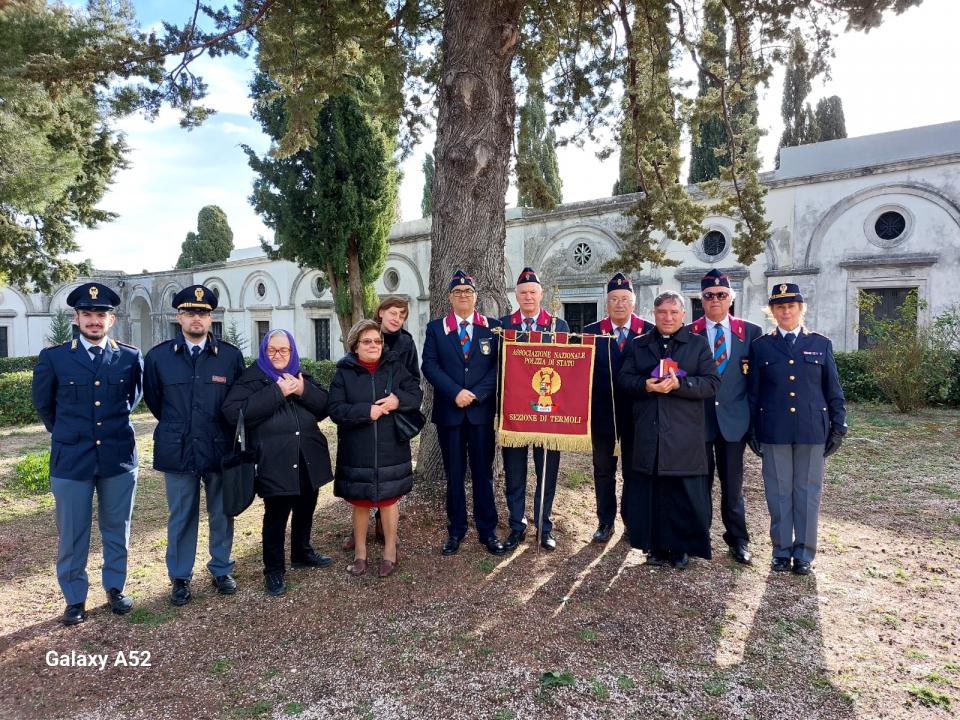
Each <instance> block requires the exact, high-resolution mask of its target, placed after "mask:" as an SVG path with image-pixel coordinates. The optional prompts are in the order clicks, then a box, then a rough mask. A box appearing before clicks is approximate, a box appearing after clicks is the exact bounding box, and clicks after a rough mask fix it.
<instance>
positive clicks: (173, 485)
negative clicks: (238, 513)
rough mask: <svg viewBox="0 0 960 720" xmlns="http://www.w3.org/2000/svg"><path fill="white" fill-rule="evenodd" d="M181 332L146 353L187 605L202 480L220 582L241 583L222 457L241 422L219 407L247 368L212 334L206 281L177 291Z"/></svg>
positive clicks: (212, 302) (171, 533) (212, 565)
mask: <svg viewBox="0 0 960 720" xmlns="http://www.w3.org/2000/svg"><path fill="white" fill-rule="evenodd" d="M173 307H174V308H176V310H177V322H178V323H179V324H180V330H181V331H180V332H179V333H178V334H177V337H176V338H174V339H173V340H167V341H166V342H162V343H160V344H159V345H157V346H156V347H154V348H153V349H152V350H150V352H148V353H147V357H146V367H145V370H144V390H143V392H144V400H145V401H146V403H147V406H148V407H149V408H150V412H152V413H153V414H154V416H156V418H157V420H158V421H159V422H158V423H157V427H156V429H155V430H154V433H153V467H154V468H155V469H157V470H159V471H161V472H163V473H164V480H165V484H166V490H167V507H168V509H169V511H170V516H169V518H168V520H167V572H168V574H169V576H170V581H171V583H172V584H173V587H172V589H171V592H170V602H171V603H172V604H173V605H177V606H180V605H186V604H187V603H188V602H190V599H191V597H192V591H191V588H190V582H191V580H192V578H193V565H194V561H195V560H196V555H197V529H198V526H199V523H200V484H201V483H203V485H204V486H205V487H206V492H207V517H208V520H209V525H210V539H209V545H210V562H209V563H207V568H208V569H209V570H210V574H211V575H212V576H213V586H214V587H215V588H216V589H217V592H219V593H221V594H223V595H232V594H233V593H235V592H236V590H237V583H236V581H235V580H234V579H233V577H232V576H231V573H232V572H233V566H234V562H233V560H232V559H231V557H230V551H231V549H232V547H233V518H229V517H227V516H226V515H224V513H223V486H222V484H221V475H220V460H221V458H222V457H223V455H224V454H225V453H227V452H229V450H230V447H231V444H232V441H233V432H234V428H232V427H230V426H229V425H227V423H226V421H225V420H224V419H223V417H222V415H221V414H220V408H221V406H222V405H223V400H224V398H225V397H226V395H227V390H229V389H230V386H231V385H232V384H233V382H234V380H236V379H237V378H238V377H239V376H240V375H241V374H242V373H243V370H244V365H243V354H242V353H241V352H240V350H239V349H238V348H236V347H234V346H233V345H231V344H230V343H228V342H225V341H223V340H218V339H217V338H215V337H214V336H213V335H212V334H211V333H210V326H211V324H212V323H213V317H212V315H211V312H212V311H213V310H215V309H216V307H217V296H216V295H214V294H213V291H212V290H210V288H208V287H204V286H203V285H191V286H190V287H186V288H184V289H183V290H181V291H180V292H178V293H177V294H176V295H175V296H174V297H173Z"/></svg>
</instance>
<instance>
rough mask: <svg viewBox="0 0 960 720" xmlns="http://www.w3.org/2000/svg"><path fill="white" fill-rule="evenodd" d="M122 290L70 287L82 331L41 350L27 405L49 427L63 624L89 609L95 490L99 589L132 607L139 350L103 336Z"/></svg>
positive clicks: (113, 602) (123, 608)
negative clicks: (130, 586) (129, 580)
mask: <svg viewBox="0 0 960 720" xmlns="http://www.w3.org/2000/svg"><path fill="white" fill-rule="evenodd" d="M119 304H120V297H119V296H118V295H117V294H116V293H115V292H114V291H113V290H111V289H110V288H108V287H107V286H105V285H101V284H100V283H86V284H84V285H81V286H80V287H78V288H76V289H75V290H73V292H71V293H70V294H69V295H68V296H67V305H69V306H70V307H72V308H73V309H74V310H75V311H76V315H75V316H74V322H75V323H76V325H77V327H78V328H79V337H77V338H74V339H73V340H70V341H68V342H65V343H63V344H62V345H57V346H54V347H50V348H46V349H44V350H41V351H40V357H39V358H38V360H37V365H36V367H35V368H34V371H33V404H34V406H35V407H36V408H37V414H38V415H39V416H40V419H41V420H42V421H43V424H44V426H45V427H46V428H47V430H48V431H49V432H50V433H52V434H53V438H52V439H53V442H52V444H51V447H50V488H51V490H52V491H53V497H54V500H55V502H56V516H57V532H58V535H59V546H58V549H57V580H58V581H59V583H60V590H61V591H62V592H63V595H64V598H65V599H66V601H67V607H66V609H65V610H64V612H63V617H62V621H63V624H64V625H76V624H77V623H81V622H83V621H84V620H86V618H87V612H86V600H87V590H88V589H89V582H88V580H87V555H88V553H89V551H90V526H91V523H92V518H93V493H94V491H96V493H97V512H98V515H97V521H98V523H99V525H100V537H101V539H102V542H103V571H102V576H103V589H104V590H106V591H107V601H108V603H109V604H110V609H111V610H113V612H114V613H116V614H118V615H123V614H125V613H128V612H130V610H131V609H132V608H133V600H132V599H131V598H130V597H129V596H128V595H125V594H124V592H123V588H124V585H125V584H126V580H127V550H128V547H129V544H130V518H131V516H132V515H133V500H134V496H135V494H136V489H137V470H138V465H137V445H136V439H135V436H134V432H133V425H132V424H131V422H130V413H131V412H132V411H133V409H134V408H135V407H136V406H137V404H138V403H139V402H140V397H141V394H142V377H143V357H142V356H141V355H140V351H139V350H138V349H137V348H135V347H132V346H130V345H124V344H123V343H118V342H117V341H116V340H114V339H113V338H111V337H109V332H110V329H111V328H112V327H113V324H114V323H115V322H116V316H115V315H114V308H116V307H117V306H118V305H119Z"/></svg>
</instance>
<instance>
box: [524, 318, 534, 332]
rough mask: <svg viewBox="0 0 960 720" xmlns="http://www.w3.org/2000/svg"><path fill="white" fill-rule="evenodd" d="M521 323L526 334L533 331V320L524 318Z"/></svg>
mask: <svg viewBox="0 0 960 720" xmlns="http://www.w3.org/2000/svg"><path fill="white" fill-rule="evenodd" d="M523 323H524V325H526V326H527V332H530V331H531V330H533V318H524V319H523Z"/></svg>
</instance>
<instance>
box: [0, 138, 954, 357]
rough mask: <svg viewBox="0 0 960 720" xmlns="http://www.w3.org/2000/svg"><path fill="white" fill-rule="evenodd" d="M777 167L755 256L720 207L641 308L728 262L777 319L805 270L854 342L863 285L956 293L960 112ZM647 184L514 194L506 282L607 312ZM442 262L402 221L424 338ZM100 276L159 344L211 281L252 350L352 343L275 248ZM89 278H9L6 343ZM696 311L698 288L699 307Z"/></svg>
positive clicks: (136, 335) (134, 335)
mask: <svg viewBox="0 0 960 720" xmlns="http://www.w3.org/2000/svg"><path fill="white" fill-rule="evenodd" d="M763 181H764V183H765V185H766V186H767V187H768V190H769V192H768V195H767V200H766V213H767V218H768V219H769V220H770V222H771V231H772V236H771V239H770V242H769V243H768V244H767V248H766V251H765V253H764V254H763V255H762V256H760V257H758V258H757V259H756V260H755V261H754V262H753V263H752V264H750V265H749V266H747V265H744V264H742V263H740V262H739V260H738V258H737V257H736V254H735V253H734V252H733V250H732V248H731V238H732V237H733V231H734V225H735V221H734V220H733V219H732V218H729V217H723V216H709V217H708V218H707V219H706V221H705V223H704V233H703V236H702V237H701V238H700V240H699V241H698V242H696V243H694V244H693V245H691V246H687V245H684V244H682V243H676V242H669V241H664V250H665V251H666V253H667V255H668V256H669V257H670V258H671V259H674V260H677V261H678V262H679V263H680V264H679V266H678V267H666V266H665V267H650V268H647V269H645V271H644V272H641V273H635V274H634V281H635V283H636V287H637V296H638V297H637V307H638V312H639V313H640V314H643V315H649V314H650V307H651V305H652V301H653V298H654V297H655V296H656V295H657V294H658V293H660V292H662V291H664V290H678V291H680V292H682V293H683V294H684V295H685V296H687V297H689V298H690V299H691V301H695V299H696V297H697V296H698V294H699V288H700V286H699V278H700V277H701V275H703V273H704V272H706V271H707V270H709V269H710V268H713V267H716V268H719V269H720V270H722V271H723V272H725V273H726V274H727V275H728V276H729V277H730V278H731V280H732V284H733V286H734V288H735V289H736V291H737V300H736V307H735V310H736V312H737V314H738V315H741V316H744V317H746V318H748V319H750V320H753V321H754V322H758V323H763V316H762V308H763V306H764V304H765V300H766V297H767V292H768V288H769V287H770V286H771V285H773V284H774V283H778V282H787V281H790V282H797V283H799V284H800V286H801V288H802V289H803V291H804V294H805V296H806V298H807V300H808V303H809V305H810V307H809V312H808V315H807V324H808V326H809V327H810V328H811V329H814V330H816V331H818V332H822V333H824V334H826V335H829V336H830V337H831V338H833V340H834V345H835V347H836V349H837V350H854V349H857V347H858V346H859V343H860V338H859V337H858V320H859V310H858V293H859V292H860V291H868V292H873V293H875V294H877V295H878V296H879V298H880V300H881V307H883V308H885V311H886V312H890V311H892V309H893V308H895V307H896V305H897V303H898V302H901V301H902V298H903V295H904V294H905V293H906V292H907V291H909V290H910V289H914V288H915V289H916V290H917V292H918V293H919V295H920V297H921V298H922V299H923V300H925V301H926V309H925V310H923V311H922V315H921V320H924V319H927V318H929V317H931V316H933V315H935V314H937V313H938V312H940V311H942V310H943V309H944V308H946V307H947V306H949V305H951V304H953V303H954V302H955V301H956V300H955V297H954V296H953V295H952V293H951V291H950V290H949V287H951V286H953V285H955V284H956V278H957V277H958V276H960V122H952V123H944V124H941V125H933V126H927V127H921V128H912V129H908V130H900V131H896V132H890V133H883V134H879V135H870V136H865V137H859V138H848V139H844V140H833V141H830V142H825V143H817V144H814V145H805V146H801V147H796V148H786V149H784V150H783V151H782V152H781V165H780V168H779V169H778V170H776V171H774V172H771V173H767V174H765V175H764V177H763ZM691 191H693V190H691ZM634 199H635V198H633V197H632V196H620V197H613V198H603V199H599V200H591V201H587V202H579V203H570V204H566V205H561V206H560V207H558V208H556V209H554V210H552V211H549V212H541V211H537V210H533V209H530V208H513V209H510V210H508V211H507V240H506V257H505V259H506V277H505V278H504V283H505V285H506V286H508V287H512V285H513V282H514V279H515V278H516V277H517V275H519V273H520V270H521V269H522V268H523V267H524V265H531V266H533V267H535V268H537V269H538V271H539V272H540V274H541V277H542V278H543V281H544V284H545V285H546V286H547V287H548V288H549V289H550V290H551V291H552V289H553V288H556V289H557V290H558V292H559V296H560V297H559V299H560V302H561V307H562V311H561V314H562V315H563V316H564V317H566V318H567V319H568V321H570V322H571V324H572V325H573V326H574V328H578V327H581V326H582V325H583V324H586V323H588V322H591V321H592V320H594V319H597V318H598V317H601V316H602V315H603V314H604V285H605V282H606V279H607V273H604V272H603V271H601V269H600V268H601V266H602V265H603V263H604V262H605V261H607V260H608V259H610V258H612V257H614V256H615V255H616V253H617V249H618V247H619V243H620V240H619V236H618V232H619V231H622V230H624V229H626V227H627V225H628V222H629V221H628V219H627V218H625V217H624V211H625V210H626V209H627V208H628V207H629V206H630V204H631V203H632V202H633V200H634ZM429 265H430V219H429V218H423V219H420V220H414V221H410V222H403V223H398V224H396V225H395V226H394V228H393V230H392V232H391V236H390V248H389V254H388V257H387V264H386V269H385V271H384V273H383V276H382V277H381V278H380V280H379V281H378V284H377V290H378V291H379V292H380V293H381V294H382V295H386V294H398V295H402V296H404V297H406V298H408V299H409V300H410V303H411V314H410V319H409V321H408V329H409V330H410V332H411V333H412V334H413V336H414V337H415V338H417V339H418V341H419V340H420V338H421V337H422V335H423V330H424V327H425V326H426V323H427V321H428V320H429V287H428V278H429V271H428V269H429ZM452 269H453V268H451V270H452ZM464 269H466V270H467V271H469V270H470V268H464ZM96 279H97V280H99V281H100V282H104V283H105V284H108V285H110V286H111V287H113V288H115V289H116V290H117V291H118V292H119V293H120V295H121V297H122V298H123V305H122V307H121V308H120V312H119V313H118V328H117V330H116V331H115V333H114V335H115V336H116V337H118V338H119V339H122V340H125V341H128V342H131V343H133V344H135V345H138V346H140V347H143V348H145V349H146V348H149V347H151V346H153V345H154V344H155V343H157V342H159V341H161V340H163V339H166V338H167V337H169V336H170V334H171V332H173V329H174V326H175V317H174V311H173V308H172V307H171V306H170V299H171V298H172V296H173V294H174V293H176V292H177V290H179V289H180V288H182V287H184V286H186V285H190V284H193V283H203V284H205V285H208V286H210V287H212V288H213V289H214V290H215V292H217V293H218V295H219V298H220V305H221V308H220V309H218V310H217V313H216V317H215V322H216V323H217V325H216V326H215V329H216V331H218V332H220V331H223V330H226V329H228V328H229V327H230V326H231V325H232V326H233V327H234V328H235V329H236V330H237V331H238V332H239V333H240V334H241V335H242V336H243V337H244V338H245V339H246V340H247V348H246V350H247V354H248V355H250V354H253V350H252V348H254V347H255V345H256V342H257V340H258V338H259V337H261V336H262V334H263V333H264V332H265V331H266V329H267V328H275V327H283V328H287V329H290V330H291V331H292V332H293V333H294V335H295V337H296V340H297V345H298V347H299V348H300V351H301V354H302V355H303V356H304V357H317V358H324V357H326V358H333V359H336V358H338V357H340V356H341V355H342V354H343V348H342V344H341V342H340V330H339V324H338V322H337V320H336V317H335V315H334V311H333V301H332V298H331V297H330V293H329V291H327V290H326V288H324V287H323V285H322V281H321V280H320V276H319V273H317V272H316V271H314V270H310V269H302V268H298V267H297V266H296V265H295V264H293V263H290V262H286V261H270V260H269V259H267V258H266V257H265V256H264V254H263V253H262V252H261V250H260V249H259V248H247V249H239V250H236V251H234V252H233V254H232V255H231V257H230V259H229V260H228V261H227V262H224V263H218V264H214V265H206V266H201V267H197V268H193V269H191V270H187V271H182V270H171V271H166V272H154V273H144V274H125V273H119V272H101V273H98V275H97V277H96ZM85 280H86V278H81V279H78V280H77V281H76V282H74V283H70V284H67V285H64V286H63V287H60V288H58V289H57V290H56V291H55V292H54V293H53V294H52V295H49V296H48V295H41V294H25V293H22V292H20V291H19V290H17V289H15V288H11V287H4V288H0V355H3V354H6V355H32V354H36V353H38V352H39V351H40V350H41V349H42V348H43V346H44V344H45V342H44V337H45V336H46V335H47V333H48V329H49V324H50V320H51V317H52V315H53V313H55V312H56V311H57V310H58V309H61V308H64V307H65V299H66V296H67V295H68V294H69V292H70V291H71V290H72V289H73V288H74V287H75V286H76V284H77V283H79V282H83V281H85ZM696 312H697V307H696V303H694V306H693V308H692V312H691V313H689V315H688V316H689V317H693V316H694V315H695V314H696Z"/></svg>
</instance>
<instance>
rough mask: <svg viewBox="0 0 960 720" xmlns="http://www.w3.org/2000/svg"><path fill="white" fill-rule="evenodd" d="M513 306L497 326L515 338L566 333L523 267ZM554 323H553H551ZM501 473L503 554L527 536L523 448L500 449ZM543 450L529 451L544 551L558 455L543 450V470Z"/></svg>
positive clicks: (550, 542)
mask: <svg viewBox="0 0 960 720" xmlns="http://www.w3.org/2000/svg"><path fill="white" fill-rule="evenodd" d="M516 296H517V304H518V305H520V309H519V310H517V311H516V312H515V313H513V314H512V315H504V316H503V317H502V318H500V325H501V326H502V327H503V329H504V330H519V331H521V334H520V335H518V338H520V339H523V340H528V339H529V333H531V332H534V331H539V332H553V331H556V332H570V326H569V325H567V322H566V320H563V319H562V318H554V317H553V315H551V314H550V313H548V312H547V311H546V310H544V309H543V308H542V307H541V306H540V303H541V301H542V300H543V285H541V284H540V278H538V277H537V273H536V272H535V271H534V270H533V268H529V267H525V268H524V269H523V272H521V273H520V277H518V278H517V286H516ZM554 320H556V322H554ZM502 453H503V472H504V475H505V476H506V495H507V507H508V508H509V510H510V535H509V536H507V539H506V540H505V541H504V543H503V547H504V548H505V549H506V550H512V549H513V548H515V547H516V546H517V545H519V544H520V543H521V542H522V541H523V538H524V536H525V535H526V532H527V519H526V517H525V514H526V502H527V447H519V448H507V447H505V448H503V449H502ZM543 456H544V450H543V448H541V447H535V448H534V449H533V464H534V467H535V470H536V473H537V490H536V497H535V500H534V505H533V521H534V524H535V525H537V526H538V527H541V528H542V532H541V535H540V546H541V547H542V548H543V549H544V550H553V549H555V548H556V547H557V541H556V540H554V538H553V533H552V530H553V523H552V522H550V510H551V508H552V507H553V496H554V495H555V494H556V491H557V474H558V472H559V470H560V451H559V450H547V452H546V456H547V467H546V472H544V467H543V459H544V458H543ZM543 482H545V483H546V485H545V487H544V491H543V524H542V525H540V517H541V515H540V494H541V483H543Z"/></svg>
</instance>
